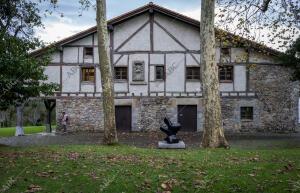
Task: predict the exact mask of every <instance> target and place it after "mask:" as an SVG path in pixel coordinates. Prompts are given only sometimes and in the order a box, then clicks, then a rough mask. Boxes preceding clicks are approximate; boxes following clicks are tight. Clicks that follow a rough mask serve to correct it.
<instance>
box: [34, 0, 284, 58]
mask: <svg viewBox="0 0 300 193" xmlns="http://www.w3.org/2000/svg"><path fill="white" fill-rule="evenodd" d="M150 7H152V8H154V9H157V10H158V11H162V12H166V13H167V14H170V15H172V16H174V17H179V18H181V19H182V20H185V21H186V22H190V23H192V24H195V25H199V27H200V21H199V20H196V19H194V18H191V17H188V16H186V15H183V14H181V13H178V12H175V11H173V10H170V9H167V8H165V7H162V6H159V5H157V4H154V3H153V2H152V1H150V2H149V3H148V4H146V5H144V6H141V7H138V8H136V9H134V10H132V11H129V12H126V13H123V14H121V15H119V16H117V17H114V18H112V19H110V20H107V24H108V25H110V24H111V25H112V24H113V23H115V22H118V21H120V20H122V19H127V18H128V17H130V16H132V15H134V14H136V13H140V12H143V11H146V10H147V9H149V8H150ZM215 29H216V31H222V32H223V33H224V32H225V33H227V34H229V35H232V36H234V37H235V38H239V39H241V40H244V41H248V42H251V44H255V45H256V46H257V47H260V49H265V50H267V51H268V52H271V53H275V54H278V53H280V51H278V50H275V49H273V48H270V47H268V46H266V45H263V44H260V43H257V42H255V41H252V40H249V39H247V38H244V37H241V36H239V35H235V34H233V33H231V32H228V31H225V30H222V29H219V28H217V27H215ZM95 30H97V26H93V27H90V28H88V29H86V30H83V31H81V32H78V33H76V34H74V35H71V36H69V37H66V38H64V39H61V40H59V41H57V42H54V43H52V44H50V45H48V46H46V47H44V48H41V49H38V50H35V51H33V52H31V53H30V55H38V54H40V53H41V52H43V51H45V50H47V49H49V48H50V47H55V46H58V45H60V44H63V43H66V42H69V41H71V40H72V39H75V38H80V37H81V36H82V35H84V34H87V33H92V32H93V31H95Z"/></svg>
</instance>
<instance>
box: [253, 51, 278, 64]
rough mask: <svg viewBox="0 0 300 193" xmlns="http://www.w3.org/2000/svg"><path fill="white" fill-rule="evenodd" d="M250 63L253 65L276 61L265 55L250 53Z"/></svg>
mask: <svg viewBox="0 0 300 193" xmlns="http://www.w3.org/2000/svg"><path fill="white" fill-rule="evenodd" d="M249 62H253V63H274V59H273V58H272V57H271V56H266V55H264V54H261V53H258V52H254V51H250V53H249Z"/></svg>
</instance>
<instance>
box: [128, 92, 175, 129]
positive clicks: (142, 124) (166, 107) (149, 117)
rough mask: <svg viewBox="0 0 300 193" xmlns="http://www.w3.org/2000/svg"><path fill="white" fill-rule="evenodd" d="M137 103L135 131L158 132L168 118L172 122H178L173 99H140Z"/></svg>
mask: <svg viewBox="0 0 300 193" xmlns="http://www.w3.org/2000/svg"><path fill="white" fill-rule="evenodd" d="M136 101H137V104H136V106H135V108H136V116H135V119H136V124H135V125H134V126H133V127H134V128H135V130H138V131H158V130H159V127H160V126H161V125H163V124H164V122H163V119H164V117H166V116H168V117H170V119H171V121H177V114H176V113H174V110H175V109H174V107H172V99H171V98H166V97H158V98H140V99H138V100H136Z"/></svg>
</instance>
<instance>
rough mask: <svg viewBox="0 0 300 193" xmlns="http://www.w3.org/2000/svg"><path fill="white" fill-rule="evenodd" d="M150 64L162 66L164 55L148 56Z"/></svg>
mask: <svg viewBox="0 0 300 193" xmlns="http://www.w3.org/2000/svg"><path fill="white" fill-rule="evenodd" d="M150 64H164V54H150Z"/></svg>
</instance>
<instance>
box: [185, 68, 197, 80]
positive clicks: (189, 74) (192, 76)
mask: <svg viewBox="0 0 300 193" xmlns="http://www.w3.org/2000/svg"><path fill="white" fill-rule="evenodd" d="M186 79H187V80H200V67H187V68H186Z"/></svg>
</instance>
